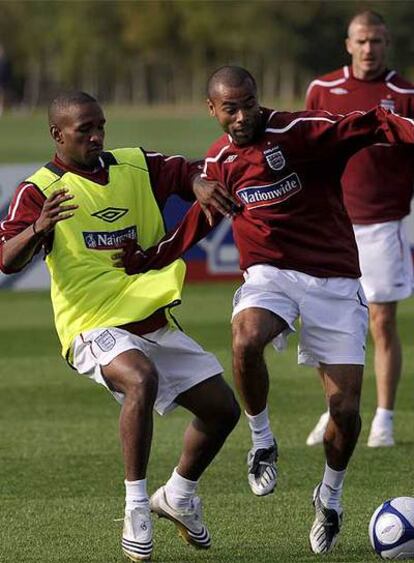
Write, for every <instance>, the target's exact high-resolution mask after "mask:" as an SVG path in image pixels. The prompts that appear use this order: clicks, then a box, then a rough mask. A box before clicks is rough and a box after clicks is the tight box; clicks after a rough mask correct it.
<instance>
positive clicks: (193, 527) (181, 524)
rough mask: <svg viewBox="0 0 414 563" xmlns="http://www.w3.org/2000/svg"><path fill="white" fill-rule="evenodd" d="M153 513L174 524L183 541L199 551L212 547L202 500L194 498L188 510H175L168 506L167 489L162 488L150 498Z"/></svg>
mask: <svg viewBox="0 0 414 563" xmlns="http://www.w3.org/2000/svg"><path fill="white" fill-rule="evenodd" d="M150 507H151V511H152V512H154V514H157V515H158V516H159V517H160V518H167V519H168V520H171V522H174V524H175V525H176V526H177V528H178V533H179V535H180V536H181V537H182V539H183V540H184V541H185V542H186V543H188V544H190V545H192V546H194V547H196V548H197V549H208V548H209V547H210V545H211V538H210V534H209V532H208V530H207V527H206V526H205V525H204V524H203V516H202V508H201V500H200V498H199V497H197V496H194V497H192V498H191V499H190V502H189V505H188V508H187V509H186V510H180V511H178V510H175V509H174V508H173V507H172V506H170V505H169V504H168V501H167V496H166V494H165V487H160V488H159V489H158V490H157V491H155V493H154V494H153V495H152V497H151V498H150Z"/></svg>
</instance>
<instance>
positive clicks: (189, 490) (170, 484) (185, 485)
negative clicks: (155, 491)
mask: <svg viewBox="0 0 414 563" xmlns="http://www.w3.org/2000/svg"><path fill="white" fill-rule="evenodd" d="M197 485H198V481H191V480H190V479H186V477H183V476H182V475H180V474H179V473H178V471H177V468H176V467H175V468H174V471H173V472H172V474H171V477H170V478H169V479H168V481H167V483H166V487H167V488H172V489H174V490H175V491H177V492H183V493H186V494H194V493H195V491H196V488H197Z"/></svg>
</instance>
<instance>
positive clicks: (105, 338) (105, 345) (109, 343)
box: [95, 330, 116, 352]
mask: <svg viewBox="0 0 414 563" xmlns="http://www.w3.org/2000/svg"><path fill="white" fill-rule="evenodd" d="M115 343H116V340H115V337H114V336H113V335H112V334H111V333H110V332H109V330H104V331H103V332H102V333H101V334H100V335H99V336H97V337H96V338H95V344H96V345H97V346H99V348H100V349H101V350H102V352H109V350H112V348H113V347H114V346H115Z"/></svg>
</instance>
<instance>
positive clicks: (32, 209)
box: [0, 92, 240, 561]
mask: <svg viewBox="0 0 414 563" xmlns="http://www.w3.org/2000/svg"><path fill="white" fill-rule="evenodd" d="M49 125H50V133H51V135H52V137H53V139H54V141H55V148H56V155H55V157H54V159H53V161H52V162H50V163H48V164H47V165H45V167H44V170H46V171H47V173H48V176H47V178H48V181H50V183H51V190H50V192H51V193H50V195H49V194H48V197H46V195H45V193H44V192H43V191H41V190H40V187H39V185H38V184H36V182H35V180H34V179H33V178H31V179H30V180H29V181H26V182H23V183H22V184H20V185H19V187H18V188H17V190H16V193H15V196H14V197H13V200H12V202H11V205H10V208H9V212H8V215H7V217H6V218H5V219H4V220H3V221H2V222H1V223H0V268H1V270H2V271H3V272H4V273H13V272H16V271H19V270H21V269H22V268H24V267H25V266H26V265H27V264H28V263H29V262H30V260H31V259H32V258H33V256H34V255H35V254H36V253H37V252H39V251H40V250H41V249H42V247H44V248H45V249H46V250H47V253H48V254H49V256H52V257H53V256H56V253H65V257H66V261H68V262H69V263H70V264H72V266H68V267H66V264H67V262H66V261H65V267H63V268H62V267H60V266H59V264H61V263H62V262H58V263H56V261H55V262H54V263H53V275H54V277H55V279H56V278H58V279H59V292H58V293H59V294H60V295H63V297H64V299H65V300H66V303H67V307H69V306H71V307H72V310H74V311H75V313H76V315H78V316H81V317H82V319H83V321H82V322H83V324H84V325H85V323H88V325H87V327H85V328H84V329H82V330H81V331H80V332H79V333H78V334H76V333H75V334H76V336H74V338H73V341H72V342H71V343H70V351H71V356H72V364H73V366H74V367H75V368H76V369H77V371H78V372H79V373H80V374H82V375H84V376H86V377H88V378H90V379H92V380H94V381H95V382H97V383H100V384H102V385H104V386H105V387H106V388H107V389H108V390H109V391H110V392H111V393H112V394H113V395H114V397H115V398H116V399H117V400H118V402H119V403H121V412H120V418H119V430H120V439H121V443H122V450H123V459H124V468H125V493H126V494H125V517H124V530H123V535H122V549H123V552H124V553H125V555H126V556H127V557H129V558H130V559H131V560H133V561H141V560H147V559H150V557H151V552H152V549H153V542H152V524H151V518H150V508H151V510H152V512H154V513H156V514H158V515H159V516H162V517H165V518H167V519H169V520H171V521H172V522H174V524H176V525H177V526H178V528H179V529H180V535H181V536H182V537H183V538H184V539H185V541H186V542H187V543H189V544H191V545H193V546H195V547H196V548H202V549H207V548H209V547H210V543H211V540H210V534H209V532H208V529H207V527H206V526H205V525H204V523H203V518H202V513H201V501H200V499H199V497H198V496H197V495H196V490H197V485H198V480H199V478H200V477H201V475H202V473H203V472H204V470H205V469H206V468H207V466H208V465H209V464H210V462H211V461H212V459H213V458H214V457H215V455H216V454H217V452H218V451H219V450H220V448H221V446H222V445H223V443H224V440H225V439H226V437H227V435H228V434H229V433H230V431H231V430H232V429H233V428H234V426H235V425H236V423H237V421H238V418H239V414H240V409H239V406H238V404H237V402H236V400H235V397H234V394H233V391H232V390H231V389H230V387H229V386H228V385H227V383H226V382H225V381H224V379H223V377H222V376H221V375H220V374H221V371H222V369H221V366H220V364H219V363H218V361H217V360H216V358H215V357H214V356H213V354H210V353H207V352H205V351H204V350H203V349H202V348H201V346H199V345H198V344H197V343H196V342H194V341H193V340H192V339H191V338H190V337H188V336H187V335H185V334H184V333H183V332H182V331H181V330H174V329H173V328H172V327H170V323H169V322H168V320H167V316H166V307H164V306H162V303H161V304H160V303H159V301H156V300H155V299H154V298H153V297H152V296H151V295H148V294H147V292H146V291H147V290H145V289H144V290H141V294H139V293H138V292H137V293H136V294H135V295H136V297H134V302H136V306H135V307H132V308H131V311H130V313H129V312H127V314H126V316H125V315H124V316H123V317H122V322H121V319H120V316H117V314H116V315H115V317H114V316H113V315H112V316H109V315H111V313H109V315H106V317H105V316H101V317H100V320H99V321H98V320H97V318H96V308H95V309H93V308H92V307H91V306H90V303H89V302H90V301H91V300H93V297H94V295H93V293H94V292H95V293H96V290H97V289H98V294H99V293H101V294H103V295H108V294H109V295H110V299H109V300H108V298H107V297H105V299H106V300H107V301H109V302H110V307H113V305H114V303H116V304H117V305H116V307H115V308H117V309H118V308H119V307H120V306H121V300H122V299H124V295H125V293H126V290H125V284H123V282H124V281H125V278H126V279H127V282H128V284H130V283H139V281H140V280H139V279H138V278H140V276H137V278H136V279H135V280H131V279H129V278H127V276H125V274H124V273H123V272H121V271H116V270H115V269H114V268H113V267H112V261H111V259H110V255H111V251H113V250H114V248H117V247H119V244H120V243H121V241H122V240H123V238H125V237H126V238H128V237H129V236H130V233H131V232H132V233H133V236H136V232H137V231H138V232H139V233H142V232H144V230H145V227H146V226H148V225H149V227H150V229H151V228H153V225H154V223H155V221H156V215H155V216H154V213H152V212H151V206H149V205H148V199H145V192H146V193H148V194H149V196H150V198H151V199H153V200H154V204H155V208H159V209H160V210H162V209H163V207H164V205H165V202H166V200H167V198H168V196H169V195H171V194H173V193H176V194H178V195H181V196H182V197H184V198H186V199H188V198H189V199H194V198H193V194H192V183H193V180H194V178H195V177H196V176H197V175H198V167H195V168H193V165H192V164H190V163H189V162H187V161H186V160H185V159H184V158H183V157H182V156H179V155H175V156H170V157H166V156H164V155H162V154H160V153H154V152H150V151H142V152H141V149H138V148H133V149H119V150H118V151H113V152H111V151H104V149H103V143H104V136H105V118H104V114H103V111H102V108H101V107H100V105H99V104H98V103H97V101H96V100H95V99H94V98H93V97H91V96H89V95H88V94H86V93H84V92H74V93H63V94H61V95H59V96H58V97H57V98H56V99H55V100H54V101H53V102H52V104H51V105H50V108H49ZM126 153H127V154H128V155H129V156H128V159H129V160H128V159H126V158H125V156H124V155H125V154H126ZM138 154H139V155H142V159H141V160H138V163H141V164H140V166H137V164H136V162H137V160H133V159H134V157H135V155H138ZM144 163H145V164H144ZM44 170H43V173H45V172H44ZM35 178H36V176H35ZM37 178H39V176H37ZM61 179H62V180H63V182H64V186H65V187H62V184H59V182H60V180H61ZM138 180H142V181H141V183H139V182H138ZM56 184H58V185H60V189H56ZM137 186H141V187H140V188H139V189H137ZM77 187H78V190H77V191H76V194H77V198H78V202H79V205H73V203H74V202H76V196H74V195H73V191H74V190H76V188H77ZM79 187H80V189H79ZM81 189H83V190H84V193H85V194H87V198H85V199H87V201H88V204H89V205H90V206H91V207H90V208H89V209H88V208H87V207H86V205H87V204H86V205H85V199H83V194H82V192H81ZM71 192H72V193H71ZM125 193H126V194H128V197H125V196H123V197H122V194H125ZM129 195H130V196H131V197H129ZM74 197H75V199H74V200H73V201H72V199H73V198H74ZM117 197H118V198H117ZM120 197H121V199H120ZM79 198H80V201H79ZM135 201H136V202H137V205H136V206H135ZM114 202H117V203H116V205H117V207H113V206H112V205H114ZM131 202H132V203H131ZM82 203H83V205H84V207H82ZM120 203H122V205H123V206H125V207H121V208H120V207H119V205H120ZM107 204H108V206H107ZM111 204H112V205H111ZM137 208H138V209H145V210H146V211H145V218H146V220H147V222H145V221H143V220H140V217H139V212H137ZM91 210H93V211H94V212H93V213H90V211H91ZM120 211H121V212H122V213H119V212H120ZM76 214H78V219H77V218H76ZM124 216H127V217H128V219H127V221H128V223H129V224H130V225H131V227H128V228H125V224H124V223H122V222H121V223H120V221H122V218H123V217H124ZM154 218H155V221H154ZM76 219H77V220H78V222H76ZM81 221H82V226H80V225H79V223H80V222H81ZM62 225H65V226H66V228H67V229H70V233H71V235H72V239H71V240H72V244H74V245H75V246H74V248H73V247H72V245H71V244H67V243H65V241H64V242H63V243H62V231H61V230H60V232H59V229H60V228H61V226H62ZM121 225H123V226H122V227H121ZM84 228H85V230H86V232H85V230H84ZM85 235H87V236H85ZM66 240H67V239H66ZM90 240H92V241H96V240H100V241H101V242H100V247H99V248H97V245H96V244H95V245H91V244H90V243H89V242H88V241H90ZM77 241H79V242H80V244H79V243H78V242H77ZM102 241H104V242H102ZM105 241H106V242H105ZM108 251H109V252H108ZM99 255H100V256H99ZM102 255H103V258H101V256H102ZM103 261H105V263H106V265H105V264H104V265H103V266H102V263H103ZM85 263H86V264H87V268H89V269H90V270H91V272H92V274H91V276H92V277H90V278H89V279H85V270H84V269H82V267H83V266H85ZM91 264H92V267H91ZM74 265H75V267H74ZM77 265H79V269H78V268H77ZM80 269H82V273H81V274H80V273H79V270H80ZM62 270H64V272H62ZM64 274H65V275H64ZM91 279H96V280H97V284H98V285H93V287H94V288H95V289H94V290H91V289H90V287H89V286H90V282H91ZM76 283H78V284H79V291H78V293H77V296H78V299H77V300H76V302H75V304H74V303H73V301H74V300H73V298H72V302H70V299H69V298H68V294H69V297H70V296H71V293H70V291H68V285H73V284H76ZM151 285H152V286H153V287H156V286H157V285H158V287H160V288H161V290H163V288H164V289H165V290H167V291H168V290H169V285H168V281H167V283H166V282H165V277H164V278H162V279H161V278H160V276H158V275H156V276H155V277H154V278H152V279H151ZM55 287H56V286H55ZM72 295H73V294H72ZM78 302H80V303H81V304H80V305H79V306H77V303H78ZM142 302H147V303H148V304H149V313H148V312H147V313H146V314H145V312H142V309H141V310H140V305H141V304H142ZM53 305H54V309H55V313H56V310H58V311H61V309H59V308H58V307H56V303H55V301H54V303H53ZM100 307H101V309H104V308H105V307H104V304H102V303H101V304H100ZM128 308H129V307H128ZM128 308H127V309H128ZM147 311H148V309H147ZM55 316H56V315H55ZM102 318H103V319H104V322H107V323H108V325H109V326H108V325H104V326H102V324H100V322H102ZM114 318H115V319H118V322H117V324H116V325H115V326H111V325H112V323H113V324H115V323H116V321H114V320H112V319H114ZM105 319H106V320H105ZM93 323H98V324H95V325H94V324H93ZM70 326H71V325H70ZM76 327H77V328H79V325H76ZM72 330H73V328H72ZM68 353H69V350H68ZM177 405H181V406H182V407H184V408H186V409H187V410H189V411H190V412H192V413H193V414H194V420H193V421H192V422H191V423H190V424H189V425H188V427H187V429H186V432H185V435H184V444H183V451H182V455H181V456H180V459H179V461H178V464H177V467H176V468H175V469H174V470H173V472H172V475H171V477H170V479H169V480H168V481H167V483H166V484H165V485H164V486H162V487H160V488H159V489H158V490H157V491H156V492H155V493H154V494H153V495H152V497H151V499H149V497H148V493H147V479H146V471H147V464H148V459H149V454H150V448H151V441H152V420H153V408H154V409H156V410H157V411H158V412H159V413H160V414H166V413H167V412H169V411H170V410H171V409H173V408H175V407H176V406H177Z"/></svg>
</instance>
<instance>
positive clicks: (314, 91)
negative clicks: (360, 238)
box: [306, 66, 414, 224]
mask: <svg viewBox="0 0 414 563" xmlns="http://www.w3.org/2000/svg"><path fill="white" fill-rule="evenodd" d="M377 105H380V106H382V107H384V108H386V109H390V110H392V111H395V112H396V113H398V114H399V115H404V116H406V117H413V116H414V86H413V85H412V84H411V83H410V82H408V81H407V80H404V79H403V78H401V77H400V76H399V75H398V74H397V73H396V72H395V70H386V71H385V72H384V73H383V74H382V75H381V76H379V77H377V78H376V79H374V80H359V79H357V78H355V77H354V76H353V74H352V67H350V66H345V67H343V68H341V69H339V70H336V71H334V72H331V73H329V74H326V75H324V76H321V77H320V78H317V79H316V80H314V81H313V82H311V84H310V85H309V88H308V92H307V96H306V107H307V108H308V109H314V110H315V109H324V110H327V111H330V112H332V113H349V112H350V111H353V110H363V111H367V110H370V109H372V108H373V107H375V106H377ZM413 184H414V148H413V147H411V146H389V145H388V146H387V145H374V146H372V147H369V148H365V149H363V150H361V151H360V152H358V153H357V154H355V155H354V156H353V157H352V158H351V159H350V160H349V162H348V164H347V166H346V168H345V170H344V174H343V176H342V186H343V190H344V201H345V206H346V208H347V210H348V213H349V215H350V217H351V220H352V222H353V223H359V224H372V223H383V222H386V221H394V220H399V219H402V218H403V217H405V216H406V215H408V214H409V213H410V201H411V198H412V195H413Z"/></svg>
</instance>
